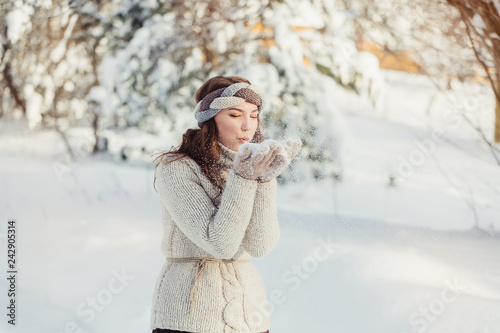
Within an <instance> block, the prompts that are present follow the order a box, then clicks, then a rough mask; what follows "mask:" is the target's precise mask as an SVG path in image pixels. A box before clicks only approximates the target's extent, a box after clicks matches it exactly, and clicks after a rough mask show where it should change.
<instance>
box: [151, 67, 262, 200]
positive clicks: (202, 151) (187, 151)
mask: <svg viewBox="0 0 500 333" xmlns="http://www.w3.org/2000/svg"><path fill="white" fill-rule="evenodd" d="M239 82H245V83H248V84H250V82H249V81H248V80H247V79H244V78H242V77H239V76H215V77H213V78H211V79H209V80H208V81H206V82H205V83H204V84H203V85H202V86H201V87H200V88H199V89H198V91H196V94H195V99H196V103H198V102H199V101H201V100H202V99H203V98H204V97H205V96H206V95H208V94H209V93H211V92H212V91H215V90H217V89H220V88H225V87H228V86H230V85H231V84H234V83H239ZM217 138H218V130H217V126H216V123H215V120H214V118H213V117H212V118H210V119H209V120H207V121H205V122H203V123H201V128H197V129H193V128H190V129H188V130H187V131H186V132H185V133H184V134H183V135H182V142H181V144H180V146H179V147H177V148H176V147H172V148H171V149H170V150H169V151H167V152H162V153H159V154H160V155H159V156H157V157H156V158H155V159H154V160H153V163H154V162H156V161H157V160H158V159H159V160H160V161H159V162H157V163H156V166H155V177H154V180H153V187H154V188H155V190H156V187H155V181H156V169H157V168H158V165H159V164H160V163H162V162H163V163H170V162H173V161H177V160H179V159H181V158H184V157H186V156H188V157H190V158H192V159H193V160H194V161H195V162H196V163H197V164H198V165H199V166H200V167H201V169H202V171H203V173H204V174H205V175H206V176H207V178H208V179H209V180H210V182H211V183H212V184H214V185H215V186H216V187H217V188H218V189H219V195H220V194H221V193H222V189H223V186H222V184H223V182H224V180H223V179H222V175H221V168H220V165H219V164H218V161H219V159H220V154H221V151H220V147H219V145H218V144H217ZM264 140H265V138H264V136H263V135H262V131H261V128H260V117H259V118H258V125H257V130H256V132H255V135H254V137H253V138H252V140H251V141H250V142H254V143H255V142H262V141H264ZM171 154H179V157H178V158H176V159H173V160H172V159H168V161H166V160H164V157H165V156H167V155H171Z"/></svg>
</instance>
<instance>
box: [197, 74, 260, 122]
mask: <svg viewBox="0 0 500 333" xmlns="http://www.w3.org/2000/svg"><path fill="white" fill-rule="evenodd" d="M245 101H246V102H249V103H252V104H255V105H257V108H258V109H259V113H260V111H261V110H262V109H263V107H264V97H263V96H262V93H261V90H260V89H259V88H258V87H256V86H254V85H250V84H248V83H244V82H239V83H233V84H232V85H230V86H228V87H225V88H220V89H217V90H214V91H212V92H211V93H210V94H208V95H207V96H205V97H204V98H203V99H202V100H201V101H199V102H198V104H197V105H196V108H195V109H194V111H195V115H194V116H195V118H196V120H198V125H199V126H200V127H201V123H203V122H205V121H207V120H209V119H210V118H212V117H215V115H216V114H217V113H219V112H220V110H222V109H225V108H230V107H232V106H235V105H238V104H241V103H243V102H245Z"/></svg>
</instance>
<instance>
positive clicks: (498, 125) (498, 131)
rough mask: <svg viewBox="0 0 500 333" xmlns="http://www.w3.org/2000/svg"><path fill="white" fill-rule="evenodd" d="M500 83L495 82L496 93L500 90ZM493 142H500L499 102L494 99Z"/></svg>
mask: <svg viewBox="0 0 500 333" xmlns="http://www.w3.org/2000/svg"><path fill="white" fill-rule="evenodd" d="M499 82H500V81H497V82H496V86H497V91H499V90H500V83H499ZM495 142H500V100H499V99H498V98H496V107H495Z"/></svg>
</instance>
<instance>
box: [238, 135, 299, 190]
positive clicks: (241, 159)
mask: <svg viewBox="0 0 500 333" xmlns="http://www.w3.org/2000/svg"><path fill="white" fill-rule="evenodd" d="M301 147H302V141H301V140H300V139H287V140H284V141H276V140H273V139H267V140H264V141H262V142H260V143H251V142H247V143H244V144H242V145H241V146H240V148H239V150H238V153H237V154H236V156H235V159H234V167H233V169H234V172H235V173H236V174H237V175H239V176H240V177H243V178H246V179H250V180H257V181H259V182H268V181H270V180H272V179H273V178H275V177H277V176H279V175H281V174H282V173H283V172H284V171H285V170H286V169H287V168H288V166H289V165H290V163H291V161H292V160H293V159H294V158H295V156H297V154H298V152H299V150H300V148H301Z"/></svg>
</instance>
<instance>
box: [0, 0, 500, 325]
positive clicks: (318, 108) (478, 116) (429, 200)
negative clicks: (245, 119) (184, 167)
mask: <svg viewBox="0 0 500 333" xmlns="http://www.w3.org/2000/svg"><path fill="white" fill-rule="evenodd" d="M499 12H500V3H499V1H498V0H437V1H423V0H416V1H407V0H379V1H371V0H365V1H361V0H286V1H285V0H275V1H260V0H242V1H241V0H240V1H233V0H209V1H192V0H185V1H177V0H164V1H153V0H141V1H140V0H122V1H118V0H113V1H97V0H94V1H82V0H75V1H59V0H30V1H28V0H3V1H1V3H0V49H1V54H0V161H1V162H0V219H1V225H2V226H1V227H0V241H1V243H2V246H1V249H2V259H1V262H2V264H1V265H0V266H1V267H2V270H3V274H5V276H6V277H9V276H10V275H11V273H8V271H10V270H12V267H9V266H8V264H9V263H8V259H12V258H9V252H8V251H7V250H8V248H7V246H8V244H9V241H8V240H9V239H11V238H10V235H11V233H9V231H8V228H9V221H14V222H12V223H10V225H14V224H15V225H16V234H15V236H16V242H15V250H16V256H17V257H16V258H15V259H16V261H15V267H14V269H15V270H16V273H15V275H16V279H15V280H16V281H15V284H14V286H15V296H12V295H11V293H10V292H9V290H10V289H12V285H11V283H10V281H9V280H7V279H6V278H3V279H1V280H0V295H1V296H0V300H1V303H2V307H3V308H4V309H6V310H4V311H5V315H4V316H3V319H2V320H1V322H0V331H1V332H28V331H38V332H61V333H62V332H96V333H97V332H99V333H100V332H134V333H135V332H148V331H150V327H149V321H150V314H151V304H152V295H153V289H154V286H155V283H156V279H157V276H158V273H159V272H160V268H161V266H162V264H163V261H164V258H163V256H162V254H161V252H160V242H161V237H162V231H163V230H162V225H161V216H160V205H159V201H158V197H157V193H156V192H155V190H154V188H153V179H154V166H155V165H154V163H153V158H154V155H155V154H156V153H158V152H161V151H166V150H169V149H170V148H171V147H175V146H178V145H179V144H180V142H181V138H182V134H183V133H184V132H185V131H186V130H187V129H188V128H197V123H196V120H195V118H194V111H193V110H194V107H195V104H196V103H195V99H194V93H195V92H196V90H197V89H198V88H199V87H200V86H201V84H202V83H203V82H204V81H206V80H207V79H208V78H210V77H213V76H216V75H238V76H243V77H245V78H247V79H249V80H250V81H251V82H252V83H253V84H255V85H257V86H260V87H261V88H262V89H263V91H264V93H265V97H266V98H267V101H268V104H267V107H266V109H265V110H264V111H263V113H262V114H261V122H262V124H263V128H264V136H265V137H266V138H272V139H277V140H281V139H285V138H300V139H301V140H302V142H303V148H302V150H301V152H300V154H299V156H298V158H297V159H296V160H294V161H293V162H292V164H291V166H290V168H289V169H288V170H287V171H286V172H285V173H283V174H282V175H280V176H279V177H278V182H279V190H278V198H277V199H278V214H279V220H280V225H281V238H280V241H279V242H278V244H277V246H276V247H275V248H274V249H273V251H272V252H271V253H270V254H268V255H267V256H265V257H263V258H252V262H254V264H255V265H256V266H257V267H258V268H259V271H260V272H261V274H262V278H263V280H264V282H265V285H266V289H267V294H268V298H269V306H270V309H271V322H272V326H271V329H270V332H273V333H280V332H287V333H293V332H325V333H328V332H341V333H357V332H359V333H378V332H380V333H392V332H394V333H409V332H453V333H458V332H464V333H465V332H467V333H472V332H484V333H486V332H488V333H493V332H500V316H499V314H500V262H499V261H498V256H499V254H500V242H499V240H500V85H499V81H500V16H499ZM11 244H12V242H11ZM320 252H321V253H322V255H321V256H319V255H318V253H320ZM12 300H15V306H16V307H15V320H14V322H15V325H13V324H12V323H14V322H11V323H9V320H12V319H13V317H12V316H9V314H10V313H12V310H11V309H7V306H9V304H10V303H11V301H12Z"/></svg>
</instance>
